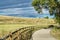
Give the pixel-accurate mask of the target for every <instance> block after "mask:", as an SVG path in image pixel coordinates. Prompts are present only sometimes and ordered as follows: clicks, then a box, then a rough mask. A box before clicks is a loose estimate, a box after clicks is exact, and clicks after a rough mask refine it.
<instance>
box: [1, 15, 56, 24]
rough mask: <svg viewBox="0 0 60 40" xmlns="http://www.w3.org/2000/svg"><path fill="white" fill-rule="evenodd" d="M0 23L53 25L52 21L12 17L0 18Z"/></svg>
mask: <svg viewBox="0 0 60 40" xmlns="http://www.w3.org/2000/svg"><path fill="white" fill-rule="evenodd" d="M1 23H5V24H6V23H20V24H55V21H54V20H53V19H44V18H19V17H12V16H0V24H1Z"/></svg>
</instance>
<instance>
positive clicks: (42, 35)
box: [31, 29, 56, 40]
mask: <svg viewBox="0 0 60 40" xmlns="http://www.w3.org/2000/svg"><path fill="white" fill-rule="evenodd" d="M31 40H56V39H55V38H54V37H52V36H51V35H50V29H41V30H38V31H36V32H35V33H34V34H33V35H32V39H31Z"/></svg>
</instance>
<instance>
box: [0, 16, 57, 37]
mask: <svg viewBox="0 0 60 40" xmlns="http://www.w3.org/2000/svg"><path fill="white" fill-rule="evenodd" d="M49 25H56V23H55V21H54V20H53V19H44V18H41V19H40V18H18V17H10V16H0V37H2V36H4V35H6V34H8V33H9V32H12V31H14V30H17V29H19V28H21V27H26V26H35V27H37V26H39V27H48V26H49Z"/></svg>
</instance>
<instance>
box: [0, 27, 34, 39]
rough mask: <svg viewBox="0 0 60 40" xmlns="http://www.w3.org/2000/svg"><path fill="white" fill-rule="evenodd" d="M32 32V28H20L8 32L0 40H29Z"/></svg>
mask: <svg viewBox="0 0 60 40" xmlns="http://www.w3.org/2000/svg"><path fill="white" fill-rule="evenodd" d="M33 30H34V27H33V26H31V27H24V28H20V29H18V30H16V31H14V32H10V33H9V34H8V35H6V36H4V37H3V38H0V40H30V39H31V37H32V33H33Z"/></svg>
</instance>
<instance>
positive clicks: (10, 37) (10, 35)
mask: <svg viewBox="0 0 60 40" xmlns="http://www.w3.org/2000/svg"><path fill="white" fill-rule="evenodd" d="M9 40H12V33H11V32H10V34H9Z"/></svg>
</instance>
